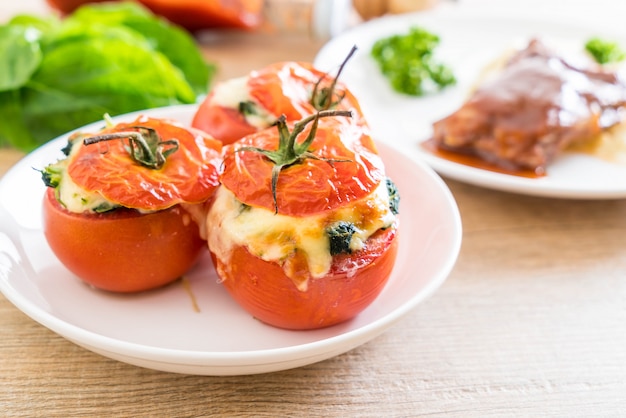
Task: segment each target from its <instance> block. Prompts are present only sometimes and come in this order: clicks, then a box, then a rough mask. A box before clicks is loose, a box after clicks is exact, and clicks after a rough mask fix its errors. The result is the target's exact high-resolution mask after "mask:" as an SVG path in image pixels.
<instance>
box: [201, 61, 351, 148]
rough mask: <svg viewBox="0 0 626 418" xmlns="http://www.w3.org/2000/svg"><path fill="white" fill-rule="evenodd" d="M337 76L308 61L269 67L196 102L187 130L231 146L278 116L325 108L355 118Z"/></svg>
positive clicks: (298, 115) (290, 119) (301, 115)
mask: <svg viewBox="0 0 626 418" xmlns="http://www.w3.org/2000/svg"><path fill="white" fill-rule="evenodd" d="M342 68H343V67H342ZM338 77H339V75H337V76H336V77H332V76H330V75H329V74H326V73H323V72H321V71H319V70H317V69H315V68H313V66H312V65H311V64H308V63H302V62H291V61H290V62H280V63H276V64H272V65H269V66H267V67H265V68H263V69H261V70H257V71H253V72H251V73H250V74H249V75H248V76H246V77H242V78H237V79H232V80H227V81H224V82H221V83H218V85H217V86H216V87H215V88H214V89H213V90H212V91H211V93H210V94H209V95H208V96H207V97H206V99H205V100H204V101H203V102H202V103H201V104H200V106H199V108H198V111H197V112H196V114H195V116H194V118H193V121H192V126H194V127H196V128H199V129H202V130H204V131H206V132H208V133H209V134H211V135H213V136H214V137H215V138H217V139H219V140H220V141H222V142H223V143H224V144H230V143H232V142H234V141H236V140H238V139H240V138H242V137H243V136H245V135H247V134H251V133H253V132H255V131H257V130H260V129H265V128H267V127H269V126H270V125H272V124H273V123H275V122H276V120H277V119H278V118H279V117H280V116H283V115H284V116H285V118H286V120H287V121H288V122H296V121H298V120H300V119H302V118H304V117H306V116H309V115H312V114H315V113H316V112H318V111H320V110H330V109H339V110H340V109H344V110H352V111H353V112H354V113H355V116H356V115H357V114H358V115H360V113H361V110H360V107H359V104H358V102H357V100H356V99H355V97H354V96H353V95H352V94H351V93H350V91H349V90H348V89H347V88H346V86H345V85H344V84H343V83H341V82H339V81H338V80H337V78H338Z"/></svg>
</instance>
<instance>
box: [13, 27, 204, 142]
mask: <svg viewBox="0 0 626 418" xmlns="http://www.w3.org/2000/svg"><path fill="white" fill-rule="evenodd" d="M79 26H80V25H73V26H72V27H71V28H70V29H68V30H67V31H66V32H65V33H64V34H63V35H57V36H56V37H55V39H54V41H53V44H47V45H45V50H47V52H46V54H45V56H44V58H43V60H42V62H41V65H40V68H39V70H38V71H37V73H36V74H35V75H34V76H33V77H32V79H31V80H30V81H29V82H28V84H27V86H26V88H25V89H24V93H23V97H22V106H23V113H24V120H25V122H26V123H27V124H28V126H29V128H30V131H31V133H32V134H33V136H34V137H35V138H36V139H37V140H38V141H40V142H44V141H47V140H50V139H52V138H54V137H55V136H58V135H60V134H62V133H64V132H66V131H67V130H68V126H70V127H79V126H82V125H85V124H87V123H90V122H94V121H97V120H100V119H102V115H103V114H104V113H109V114H111V115H112V116H114V115H117V114H122V113H127V112H131V111H134V110H141V109H148V108H153V107H161V106H167V105H174V104H182V103H194V102H195V100H196V95H195V94H194V92H193V90H192V89H191V87H190V86H189V84H188V83H187V82H186V80H185V78H184V76H183V75H182V73H181V72H180V70H178V68H176V67H175V66H174V65H172V64H171V62H170V61H169V60H168V59H167V58H166V57H165V56H163V55H162V54H160V53H158V52H156V53H155V52H154V51H153V50H152V49H151V47H150V46H149V45H148V44H147V42H146V41H145V40H143V39H142V38H141V37H138V36H136V35H134V34H133V33H132V32H129V31H126V30H125V29H123V28H119V27H107V26H104V25H89V26H88V27H83V28H79ZM85 57H89V59H85ZM131 74H132V76H129V75H131Z"/></svg>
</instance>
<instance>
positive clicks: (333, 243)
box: [326, 221, 356, 255]
mask: <svg viewBox="0 0 626 418" xmlns="http://www.w3.org/2000/svg"><path fill="white" fill-rule="evenodd" d="M355 233H356V227H355V226H354V224H352V223H350V222H346V221H339V222H336V223H335V224H333V225H331V226H329V227H328V228H327V229H326V234H327V235H328V239H329V240H330V255H338V254H342V253H346V254H350V253H351V252H352V249H351V248H350V241H351V240H352V235H354V234H355Z"/></svg>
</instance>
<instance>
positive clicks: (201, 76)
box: [71, 2, 216, 95]
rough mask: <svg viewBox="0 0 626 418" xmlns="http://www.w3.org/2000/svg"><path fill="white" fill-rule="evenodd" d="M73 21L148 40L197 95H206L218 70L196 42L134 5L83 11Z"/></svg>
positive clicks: (110, 4)
mask: <svg viewBox="0 0 626 418" xmlns="http://www.w3.org/2000/svg"><path fill="white" fill-rule="evenodd" d="M71 19H73V20H76V21H83V22H89V23H94V22H97V23H102V24H106V25H109V26H125V27H127V28H128V29H131V30H134V31H136V32H138V33H139V34H141V35H142V36H143V37H145V38H146V39H147V40H148V42H149V43H150V45H152V47H153V48H154V49H155V50H156V51H159V52H161V53H162V54H164V55H165V56H166V57H167V58H168V59H169V60H170V61H171V62H172V64H174V65H175V66H176V67H178V68H179V69H180V70H181V71H182V72H183V74H184V75H185V78H186V79H187V82H188V83H189V84H190V85H191V87H192V89H193V90H194V92H195V93H196V95H202V94H205V93H206V91H207V89H208V87H209V80H210V79H211V78H212V76H213V75H214V73H215V70H216V68H215V66H214V65H210V64H208V63H207V62H206V61H205V60H204V58H203V56H202V54H201V53H200V51H199V50H198V48H197V46H196V43H195V40H194V38H193V37H192V36H191V35H190V34H189V33H188V32H186V31H185V30H183V29H181V28H179V27H178V26H174V25H172V24H171V23H169V22H168V21H167V20H165V19H163V18H159V17H155V16H154V15H152V14H151V13H150V12H149V11H148V10H147V9H146V8H144V7H143V6H141V5H139V4H137V3H133V2H121V3H105V4H103V5H102V6H101V7H99V8H97V9H96V8H93V7H82V8H79V9H78V10H77V11H76V13H75V14H74V15H72V17H71Z"/></svg>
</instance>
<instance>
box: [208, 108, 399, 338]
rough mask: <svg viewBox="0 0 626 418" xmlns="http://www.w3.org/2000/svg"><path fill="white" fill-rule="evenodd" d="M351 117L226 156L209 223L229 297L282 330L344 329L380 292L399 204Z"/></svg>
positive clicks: (317, 122) (287, 127)
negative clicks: (336, 327) (343, 323)
mask: <svg viewBox="0 0 626 418" xmlns="http://www.w3.org/2000/svg"><path fill="white" fill-rule="evenodd" d="M347 115H349V112H341V111H322V112H319V113H316V114H315V115H312V116H310V117H307V118H305V119H303V120H302V121H300V122H297V123H295V124H288V123H287V122H286V120H285V119H284V118H281V119H279V121H278V126H277V128H276V129H267V130H264V131H260V132H257V133H255V134H252V135H249V136H246V137H245V138H243V139H242V140H240V141H238V142H236V143H235V144H233V145H231V146H229V147H227V149H226V151H225V157H224V165H223V167H224V168H223V173H222V176H221V186H220V187H219V188H218V191H217V192H216V195H215V198H214V200H213V202H212V205H211V208H210V209H209V214H208V217H207V228H208V230H207V236H208V245H209V250H210V251H211V255H212V258H213V261H214V264H215V267H216V270H217V274H218V275H219V277H220V278H221V282H222V283H223V285H224V287H225V288H226V289H227V291H228V292H229V294H231V295H232V297H233V298H234V299H235V300H236V301H237V302H238V303H239V304H240V305H241V306H242V307H244V308H245V309H246V310H247V311H248V312H249V313H250V314H252V315H253V316H254V317H255V318H257V319H259V320H260V321H262V322H265V323H267V324H270V325H273V326H277V327H281V328H287V329H315V328H322V327H327V326H331V325H334V324H337V323H340V322H343V321H346V320H349V319H351V318H353V317H355V316H356V315H358V314H359V313H360V312H362V311H363V309H365V308H366V307H367V306H369V305H370V304H371V303H372V302H373V301H374V299H375V298H376V297H377V296H378V294H379V293H380V292H381V290H382V289H383V287H384V286H385V284H386V282H387V280H388V278H389V276H390V274H391V271H392V269H393V265H394V261H395V257H396V254H397V246H398V239H397V233H398V225H399V220H398V217H397V214H398V203H399V201H398V195H397V190H396V189H395V186H394V185H393V183H392V182H391V181H390V180H389V179H387V177H386V175H385V170H384V165H383V162H382V160H381V159H380V156H379V155H378V152H377V150H376V147H375V145H374V143H373V141H372V140H371V137H370V136H369V135H368V133H367V130H366V129H365V127H364V126H363V125H362V124H358V123H355V122H354V121H352V120H350V119H349V118H346V116H347Z"/></svg>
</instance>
